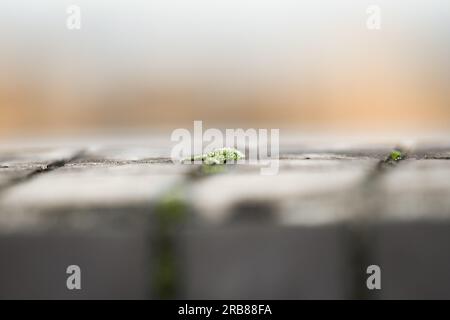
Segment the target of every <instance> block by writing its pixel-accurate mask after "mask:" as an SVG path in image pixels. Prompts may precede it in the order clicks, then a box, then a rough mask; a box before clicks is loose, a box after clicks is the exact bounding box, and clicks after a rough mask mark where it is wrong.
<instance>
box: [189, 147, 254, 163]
mask: <svg viewBox="0 0 450 320" xmlns="http://www.w3.org/2000/svg"><path fill="white" fill-rule="evenodd" d="M244 158H245V155H244V154H243V153H242V152H240V151H239V150H236V149H234V148H220V149H216V150H213V151H211V152H208V153H205V154H202V155H198V156H193V157H191V158H188V159H185V160H183V162H186V161H196V160H201V161H202V163H203V164H205V165H209V166H210V165H220V164H226V163H227V162H233V161H237V160H241V159H244Z"/></svg>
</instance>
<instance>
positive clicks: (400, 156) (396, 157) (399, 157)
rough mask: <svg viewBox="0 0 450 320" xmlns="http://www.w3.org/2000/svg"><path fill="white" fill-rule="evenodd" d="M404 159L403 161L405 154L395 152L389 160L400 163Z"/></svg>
mask: <svg viewBox="0 0 450 320" xmlns="http://www.w3.org/2000/svg"><path fill="white" fill-rule="evenodd" d="M402 159H403V154H402V152H401V151H399V150H394V151H392V152H391V153H390V155H389V160H392V161H399V160H402Z"/></svg>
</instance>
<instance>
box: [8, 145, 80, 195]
mask: <svg viewBox="0 0 450 320" xmlns="http://www.w3.org/2000/svg"><path fill="white" fill-rule="evenodd" d="M84 152H85V151H84V150H79V151H77V152H75V153H74V155H73V156H71V157H68V158H64V159H59V160H55V161H52V162H49V163H48V164H46V165H42V166H40V167H38V168H36V169H34V170H32V171H31V172H29V173H27V174H25V175H19V176H17V177H13V178H12V179H10V180H9V181H7V182H6V183H5V184H3V185H0V196H1V195H2V193H3V192H4V191H5V190H7V189H9V188H11V187H13V186H16V185H18V184H21V183H24V182H26V181H29V180H31V179H33V178H34V177H36V176H38V175H41V174H45V173H48V172H51V171H54V170H56V169H58V168H61V167H64V166H65V165H67V164H68V163H70V162H72V161H75V160H77V159H79V158H81V157H82V156H83V154H84Z"/></svg>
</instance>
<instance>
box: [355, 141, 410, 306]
mask: <svg viewBox="0 0 450 320" xmlns="http://www.w3.org/2000/svg"><path fill="white" fill-rule="evenodd" d="M393 151H399V152H400V154H401V157H400V158H399V159H397V160H394V159H393V158H392V152H391V153H389V154H388V155H387V156H386V157H385V159H382V160H379V161H378V162H377V164H376V165H375V167H374V168H373V170H372V171H371V172H370V173H369V174H368V175H367V176H366V177H365V178H364V179H363V181H362V182H361V184H360V185H359V186H358V189H359V190H362V191H361V199H363V200H362V201H361V203H362V205H361V207H360V208H359V209H358V210H357V212H355V213H356V214H355V216H354V220H353V221H351V223H350V224H349V225H348V230H347V231H348V246H349V254H350V261H351V266H352V268H353V270H352V274H353V279H352V288H351V289H352V292H351V294H352V298H353V299H377V298H378V297H379V292H375V291H369V289H368V288H367V287H366V280H367V277H368V276H369V275H368V274H366V268H367V267H368V266H369V265H372V264H377V261H374V254H373V252H372V243H373V242H374V240H376V239H374V233H373V232H371V228H372V226H373V225H374V222H376V221H377V218H378V217H379V215H380V212H381V210H382V209H383V208H382V207H380V206H379V201H378V199H376V198H375V199H372V198H373V197H372V196H373V194H375V193H377V192H378V191H377V187H378V182H379V180H380V178H382V177H383V176H384V175H386V174H388V173H389V172H390V171H391V170H395V169H396V168H397V167H398V166H399V165H400V163H401V162H402V161H403V160H405V159H408V153H409V152H408V151H409V150H406V149H404V148H401V147H396V148H394V149H393ZM380 267H381V268H383V266H380Z"/></svg>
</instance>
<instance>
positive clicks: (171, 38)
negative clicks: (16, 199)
mask: <svg viewBox="0 0 450 320" xmlns="http://www.w3.org/2000/svg"><path fill="white" fill-rule="evenodd" d="M73 4H75V5H78V6H79V7H80V8H81V29H80V30H69V29H68V28H67V27H66V20H67V18H68V16H69V14H68V13H67V12H66V9H67V7H68V6H69V5H73ZM372 4H375V5H378V6H379V7H380V8H381V29H380V30H369V29H368V28H367V27H366V21H367V19H368V17H369V15H368V14H367V13H366V9H367V7H368V6H369V5H372ZM449 38H450V2H449V1H447V0H428V1H425V0H397V1H384V0H378V1H375V2H372V1H356V0H345V1H337V0H336V1H331V0H319V1H317V0H316V1H312V0H307V1H297V0H283V1H276V0H227V1H224V0H190V1H185V0H148V1H144V0H114V1H100V0H89V1H87V0H77V1H73V0H72V1H56V0H41V1H33V0H16V1H2V2H1V3H0V70H1V73H0V115H1V116H0V138H5V137H6V138H8V137H11V136H16V135H33V134H66V133H70V134H77V133H80V132H86V131H89V132H92V131H94V132H95V131H104V130H106V131H108V130H117V129H125V130H136V129H170V130H171V129H173V128H175V127H180V126H185V127H186V126H187V127H189V128H190V127H191V126H192V121H193V120H203V121H206V122H207V125H208V126H218V127H233V128H234V127H258V126H259V127H263V126H264V127H272V128H293V129H298V130H325V129H331V130H347V131H352V130H359V131H360V130H364V131H366V132H383V131H386V130H392V129H396V130H446V129H448V128H449V127H450V121H449V120H450V104H449V102H450V94H449V92H450V91H449V84H450V68H449V64H450V62H449V59H448V57H449V56H450V41H448V39H449Z"/></svg>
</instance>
